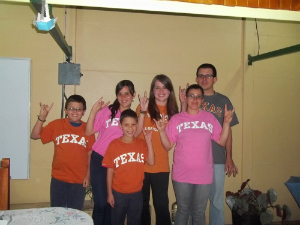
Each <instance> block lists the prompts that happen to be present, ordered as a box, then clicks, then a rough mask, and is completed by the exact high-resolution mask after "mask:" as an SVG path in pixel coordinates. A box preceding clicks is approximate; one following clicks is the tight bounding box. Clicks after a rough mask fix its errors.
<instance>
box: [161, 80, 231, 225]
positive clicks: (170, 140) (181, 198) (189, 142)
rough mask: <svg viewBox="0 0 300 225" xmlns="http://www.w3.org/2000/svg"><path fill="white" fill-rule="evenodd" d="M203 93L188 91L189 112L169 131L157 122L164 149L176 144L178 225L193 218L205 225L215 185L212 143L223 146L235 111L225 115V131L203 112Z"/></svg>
mask: <svg viewBox="0 0 300 225" xmlns="http://www.w3.org/2000/svg"><path fill="white" fill-rule="evenodd" d="M203 96H204V91H203V89H202V88H201V87H200V86H199V85H197V84H194V85H191V86H189V87H188V88H187V90H186V102H187V111H186V112H181V113H179V114H176V115H174V116H173V117H172V118H171V119H170V121H169V123H168V126H167V128H166V126H165V122H164V121H163V120H158V121H156V120H155V123H156V126H157V129H158V130H159V133H160V137H161V141H162V144H163V146H164V148H165V149H166V150H167V151H169V150H170V149H171V148H172V147H173V146H174V145H175V144H176V147H175V152H174V163H173V173H172V180H173V186H174V190H175V194H176V201H177V213H176V217H175V225H187V224H188V220H189V216H190V215H192V216H193V224H194V225H200V224H203V225H205V209H206V204H207V200H208V195H209V191H210V186H211V183H212V181H213V159H212V149H211V139H213V140H214V141H216V142H217V143H218V144H219V145H222V146H224V145H225V143H226V141H227V138H228V133H229V128H230V121H231V119H232V114H233V112H234V109H233V110H232V111H230V110H229V111H227V107H226V105H225V115H224V122H223V130H222V127H221V125H220V123H219V122H218V121H217V119H216V118H215V117H214V116H213V115H212V114H211V113H209V112H206V111H202V110H200V106H201V104H202V101H203Z"/></svg>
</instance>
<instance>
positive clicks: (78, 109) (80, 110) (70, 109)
mask: <svg viewBox="0 0 300 225" xmlns="http://www.w3.org/2000/svg"><path fill="white" fill-rule="evenodd" d="M67 110H68V111H72V112H82V111H83V109H81V108H67Z"/></svg>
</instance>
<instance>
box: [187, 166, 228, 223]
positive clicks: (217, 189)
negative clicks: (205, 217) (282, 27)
mask: <svg viewBox="0 0 300 225" xmlns="http://www.w3.org/2000/svg"><path fill="white" fill-rule="evenodd" d="M224 170H225V165H224V164H214V180H213V183H212V186H211V189H210V193H209V201H210V207H209V224H210V225H224V224H225V216H224V202H223V192H224V182H225V171H224ZM190 224H191V225H194V224H193V219H192V217H191V219H190Z"/></svg>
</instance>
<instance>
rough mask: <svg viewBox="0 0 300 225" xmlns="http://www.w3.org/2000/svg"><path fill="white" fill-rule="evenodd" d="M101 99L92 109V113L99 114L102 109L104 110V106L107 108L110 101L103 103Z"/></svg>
mask: <svg viewBox="0 0 300 225" xmlns="http://www.w3.org/2000/svg"><path fill="white" fill-rule="evenodd" d="M102 99H103V97H101V98H100V99H99V100H98V101H97V102H96V103H95V104H94V105H93V107H92V110H93V111H96V112H99V111H100V110H101V109H102V108H104V107H105V106H107V105H108V104H109V103H110V101H108V102H106V103H104V101H102Z"/></svg>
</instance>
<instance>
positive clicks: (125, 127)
mask: <svg viewBox="0 0 300 225" xmlns="http://www.w3.org/2000/svg"><path fill="white" fill-rule="evenodd" d="M120 128H121V129H122V131H123V137H124V138H125V139H126V138H133V137H134V134H135V132H136V129H137V121H136V118H133V117H125V118H124V119H123V120H122V123H120Z"/></svg>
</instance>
